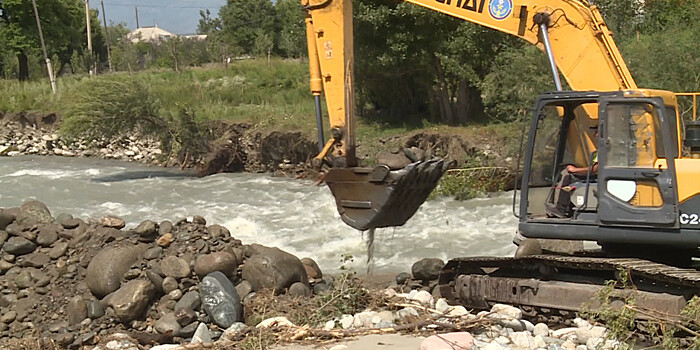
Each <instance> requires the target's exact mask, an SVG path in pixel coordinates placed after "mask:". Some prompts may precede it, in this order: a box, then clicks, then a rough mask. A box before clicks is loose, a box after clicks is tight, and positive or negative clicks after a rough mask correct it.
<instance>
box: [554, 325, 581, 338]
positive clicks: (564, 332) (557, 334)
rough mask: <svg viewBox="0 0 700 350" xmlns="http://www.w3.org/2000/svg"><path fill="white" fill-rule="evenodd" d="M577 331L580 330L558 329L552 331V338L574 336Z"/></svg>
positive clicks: (573, 328) (571, 328) (572, 328)
mask: <svg viewBox="0 0 700 350" xmlns="http://www.w3.org/2000/svg"><path fill="white" fill-rule="evenodd" d="M577 329H578V328H575V327H568V328H561V329H557V330H555V331H552V338H561V337H563V336H565V335H569V334H574V333H576V330H577Z"/></svg>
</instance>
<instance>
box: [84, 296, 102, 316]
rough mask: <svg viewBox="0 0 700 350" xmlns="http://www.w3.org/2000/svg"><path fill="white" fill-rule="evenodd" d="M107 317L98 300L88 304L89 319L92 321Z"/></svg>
mask: <svg viewBox="0 0 700 350" xmlns="http://www.w3.org/2000/svg"><path fill="white" fill-rule="evenodd" d="M104 315H105V310H104V308H102V304H100V302H99V301H97V300H90V301H88V302H87V317H89V318H90V319H93V320H94V319H96V318H100V317H102V316H104Z"/></svg>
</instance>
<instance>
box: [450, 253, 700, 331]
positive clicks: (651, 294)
mask: <svg viewBox="0 0 700 350" xmlns="http://www.w3.org/2000/svg"><path fill="white" fill-rule="evenodd" d="M622 271H624V273H622ZM606 281H618V286H619V287H626V288H616V289H615V291H614V293H613V294H612V295H611V296H612V300H613V301H617V302H618V303H621V302H623V300H624V299H625V298H627V297H629V296H633V297H634V298H635V299H636V304H637V305H638V306H639V307H640V308H641V309H644V310H648V313H645V314H640V315H638V318H640V319H653V318H654V317H655V315H664V316H669V315H670V316H671V317H675V316H678V315H679V313H680V311H681V309H682V308H683V307H684V306H685V304H686V301H687V300H690V298H692V297H693V296H694V295H698V294H700V271H698V270H697V269H695V268H680V267H673V266H669V265H665V264H661V263H656V262H652V261H648V260H643V259H635V258H601V257H590V256H557V255H534V256H528V257H520V258H493V257H470V258H457V259H453V260H450V261H449V262H448V263H447V264H446V265H445V267H444V268H443V270H442V272H441V274H440V278H439V284H438V288H439V291H440V294H441V295H442V296H443V297H445V298H447V299H448V301H450V302H452V303H455V304H462V305H464V306H466V307H471V308H476V309H487V308H489V307H491V306H492V305H493V304H495V303H509V304H513V305H517V306H519V307H520V308H521V309H523V311H524V312H532V315H533V316H534V314H535V313H537V312H540V313H542V311H544V313H551V311H552V310H555V311H557V313H558V314H560V315H575V313H576V312H577V311H579V310H580V309H581V307H582V306H584V305H587V306H588V307H590V308H592V309H595V308H597V307H599V306H600V305H599V303H598V301H597V298H596V296H597V295H598V292H599V291H600V290H601V288H604V286H605V284H606Z"/></svg>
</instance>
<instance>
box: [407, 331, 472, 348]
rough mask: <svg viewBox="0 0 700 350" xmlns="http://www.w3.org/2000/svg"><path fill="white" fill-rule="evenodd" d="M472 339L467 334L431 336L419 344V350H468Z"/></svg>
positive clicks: (455, 333)
mask: <svg viewBox="0 0 700 350" xmlns="http://www.w3.org/2000/svg"><path fill="white" fill-rule="evenodd" d="M473 344H474V338H473V337H472V335H471V334H469V333H468V332H454V333H445V334H440V335H439V336H437V335H431V336H430V337H428V338H425V340H423V341H422V342H421V343H420V348H419V349H420V350H445V349H470V348H471V347H472V345H473Z"/></svg>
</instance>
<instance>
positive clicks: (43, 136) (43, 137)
mask: <svg viewBox="0 0 700 350" xmlns="http://www.w3.org/2000/svg"><path fill="white" fill-rule="evenodd" d="M41 139H42V140H44V141H53V140H52V139H51V136H49V135H41Z"/></svg>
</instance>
